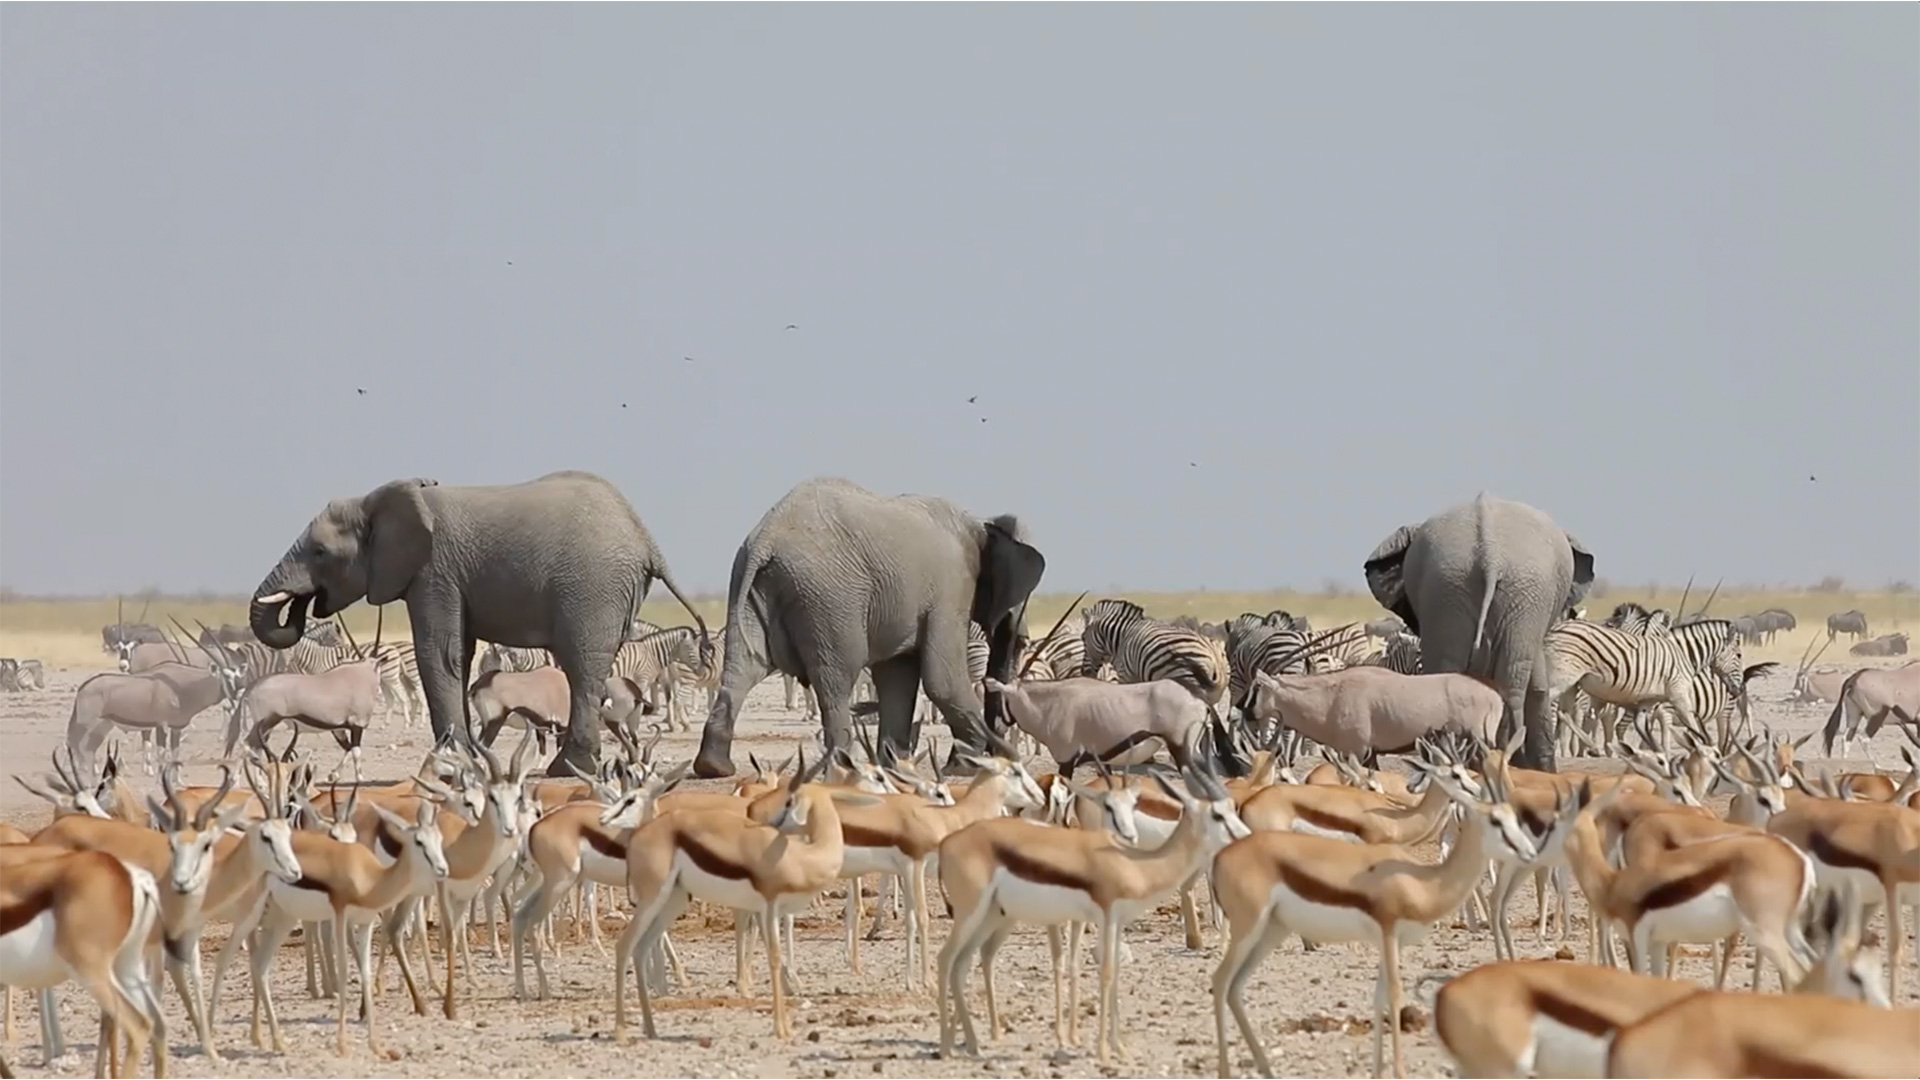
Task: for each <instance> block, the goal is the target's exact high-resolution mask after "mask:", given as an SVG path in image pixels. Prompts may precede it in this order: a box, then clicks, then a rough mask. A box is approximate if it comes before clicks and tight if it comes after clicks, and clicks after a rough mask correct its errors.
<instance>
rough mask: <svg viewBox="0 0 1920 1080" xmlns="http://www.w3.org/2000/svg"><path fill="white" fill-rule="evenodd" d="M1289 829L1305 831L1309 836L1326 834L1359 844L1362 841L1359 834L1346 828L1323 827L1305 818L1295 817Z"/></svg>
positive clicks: (1290, 830) (1330, 837) (1335, 838)
mask: <svg viewBox="0 0 1920 1080" xmlns="http://www.w3.org/2000/svg"><path fill="white" fill-rule="evenodd" d="M1287 831H1288V832H1297V833H1304V834H1306V835H1308V836H1324V837H1326V838H1327V839H1329V840H1345V841H1346V842H1347V843H1349V844H1357V843H1359V842H1360V838H1359V837H1358V836H1356V835H1354V834H1353V833H1350V832H1347V831H1346V830H1344V829H1323V828H1321V827H1320V826H1318V825H1315V824H1314V823H1313V822H1311V821H1308V820H1306V819H1305V818H1294V819H1293V821H1292V822H1291V823H1290V824H1288V826H1287Z"/></svg>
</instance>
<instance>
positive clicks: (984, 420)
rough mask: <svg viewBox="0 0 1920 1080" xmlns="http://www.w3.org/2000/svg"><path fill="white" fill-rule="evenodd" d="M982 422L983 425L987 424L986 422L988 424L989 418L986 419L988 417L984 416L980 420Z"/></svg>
mask: <svg viewBox="0 0 1920 1080" xmlns="http://www.w3.org/2000/svg"><path fill="white" fill-rule="evenodd" d="M980 422H981V423H983V424H984V423H986V422H987V418H986V417H984V416H983V417H981V418H980Z"/></svg>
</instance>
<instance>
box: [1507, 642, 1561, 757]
mask: <svg viewBox="0 0 1920 1080" xmlns="http://www.w3.org/2000/svg"><path fill="white" fill-rule="evenodd" d="M1544 667H1545V665H1544V664H1540V663H1536V657H1535V656H1533V655H1531V654H1525V653H1523V654H1521V655H1519V656H1516V657H1513V658H1511V659H1510V660H1509V661H1508V663H1507V667H1506V673H1507V682H1506V689H1505V693H1506V698H1507V710H1508V715H1510V716H1513V717H1515V718H1518V719H1519V721H1520V722H1521V723H1522V724H1523V725H1524V728H1523V730H1524V731H1525V732H1526V736H1525V739H1524V741H1523V742H1522V743H1521V744H1520V752H1519V754H1517V755H1515V758H1514V764H1516V765H1518V766H1520V767H1521V768H1523V769H1539V770H1541V771H1543V772H1553V771H1555V764H1554V762H1555V757H1554V747H1553V717H1552V716H1550V715H1548V713H1549V710H1548V709H1547V687H1546V685H1545V683H1544V681H1541V680H1536V679H1535V673H1536V672H1541V671H1542V669H1543V668H1544ZM1508 737H1509V738H1511V734H1509V736H1508Z"/></svg>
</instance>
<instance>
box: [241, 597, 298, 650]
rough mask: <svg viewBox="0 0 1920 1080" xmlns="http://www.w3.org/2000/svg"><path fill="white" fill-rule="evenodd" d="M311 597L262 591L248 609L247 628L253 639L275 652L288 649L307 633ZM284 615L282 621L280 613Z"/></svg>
mask: <svg viewBox="0 0 1920 1080" xmlns="http://www.w3.org/2000/svg"><path fill="white" fill-rule="evenodd" d="M312 603H313V597H312V596H309V595H300V594H297V593H289V592H287V591H286V590H283V589H276V590H270V591H263V592H261V593H259V594H257V595H255V596H254V598H253V601H252V602H251V603H249V604H248V605H247V625H248V626H249V627H251V628H252V630H253V636H254V637H256V638H259V639H260V641H261V642H262V643H264V644H266V645H270V646H272V647H273V648H276V649H291V648H292V647H293V646H294V645H295V644H296V643H298V642H299V640H300V638H301V636H302V635H303V634H305V633H306V630H307V606H308V605H310V604H312ZM282 611H285V612H286V613H287V617H286V620H285V621H284V622H282V621H281V618H280V613H281V612H282Z"/></svg>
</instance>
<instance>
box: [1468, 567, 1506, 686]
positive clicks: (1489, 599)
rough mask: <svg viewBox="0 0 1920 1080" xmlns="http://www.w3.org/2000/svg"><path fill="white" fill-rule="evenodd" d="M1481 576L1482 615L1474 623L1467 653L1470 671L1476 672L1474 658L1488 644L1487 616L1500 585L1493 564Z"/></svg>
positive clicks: (1483, 570)
mask: <svg viewBox="0 0 1920 1080" xmlns="http://www.w3.org/2000/svg"><path fill="white" fill-rule="evenodd" d="M1481 576H1482V579H1483V583H1482V585H1481V589H1482V592H1481V594H1480V613H1479V615H1478V616H1477V617H1476V618H1475V619H1474V622H1473V645H1472V647H1471V648H1470V649H1468V651H1467V668H1468V670H1476V669H1475V667H1474V664H1473V657H1474V656H1476V655H1478V654H1479V652H1480V647H1481V646H1482V645H1483V644H1485V643H1486V636H1487V615H1488V613H1489V612H1491V611H1492V610H1493V594H1494V591H1495V589H1496V588H1497V587H1498V585H1499V584H1500V572H1499V571H1498V570H1496V569H1494V567H1493V564H1492V563H1488V564H1487V565H1486V566H1485V567H1484V568H1483V569H1482V571H1481Z"/></svg>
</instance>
